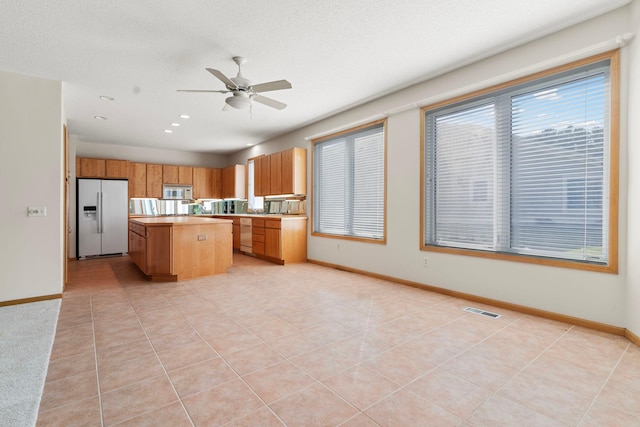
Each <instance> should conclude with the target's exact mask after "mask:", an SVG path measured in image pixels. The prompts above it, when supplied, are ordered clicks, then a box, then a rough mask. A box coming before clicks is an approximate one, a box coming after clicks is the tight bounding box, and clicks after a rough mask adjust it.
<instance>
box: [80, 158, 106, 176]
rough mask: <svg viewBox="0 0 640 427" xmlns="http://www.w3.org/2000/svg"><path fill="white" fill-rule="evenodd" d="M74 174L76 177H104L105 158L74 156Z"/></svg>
mask: <svg viewBox="0 0 640 427" xmlns="http://www.w3.org/2000/svg"><path fill="white" fill-rule="evenodd" d="M76 176H77V177H78V178H104V177H105V176H106V161H105V159H87V158H84V157H76Z"/></svg>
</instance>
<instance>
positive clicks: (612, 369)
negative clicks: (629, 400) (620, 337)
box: [577, 342, 631, 425]
mask: <svg viewBox="0 0 640 427" xmlns="http://www.w3.org/2000/svg"><path fill="white" fill-rule="evenodd" d="M630 346H631V342H628V343H627V346H626V347H625V349H624V351H623V352H622V354H621V355H620V357H619V358H618V361H617V362H616V364H615V366H614V367H613V368H611V371H610V372H609V375H607V379H606V380H605V381H604V382H603V383H602V385H601V386H600V388H599V389H598V392H597V393H596V395H595V396H594V398H593V399H592V400H591V403H590V404H589V407H588V408H587V409H586V410H585V411H584V414H582V417H580V421H578V424H577V425H580V424H581V423H582V422H583V421H584V419H585V417H586V416H587V414H588V413H589V411H590V410H591V408H593V405H595V403H596V400H598V397H600V394H601V393H602V390H604V388H605V387H606V386H607V383H608V382H609V380H610V379H611V377H612V376H613V373H614V372H615V371H616V369H617V368H618V365H620V362H622V359H623V358H624V355H625V354H627V351H629V348H630ZM624 412H626V411H624Z"/></svg>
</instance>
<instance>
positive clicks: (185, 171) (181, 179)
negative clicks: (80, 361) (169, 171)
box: [178, 166, 193, 185]
mask: <svg viewBox="0 0 640 427" xmlns="http://www.w3.org/2000/svg"><path fill="white" fill-rule="evenodd" d="M178 184H184V185H192V184H193V168H192V167H191V166H178Z"/></svg>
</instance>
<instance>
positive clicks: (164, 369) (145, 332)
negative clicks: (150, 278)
mask: <svg viewBox="0 0 640 427" xmlns="http://www.w3.org/2000/svg"><path fill="white" fill-rule="evenodd" d="M118 283H119V281H118ZM123 291H124V289H123ZM124 294H125V295H126V297H127V302H128V303H129V305H130V306H131V309H132V310H133V313H134V314H135V316H136V320H137V321H138V324H139V325H140V327H141V328H142V332H144V336H145V337H146V338H147V342H148V343H149V345H150V346H151V348H152V349H153V354H154V356H156V359H157V360H158V363H159V364H160V367H161V368H162V372H164V375H165V377H166V378H167V380H168V381H169V384H170V385H171V389H172V390H173V392H174V393H175V395H176V398H177V399H178V402H180V406H182V409H183V410H184V412H185V414H187V418H188V419H189V422H190V423H191V427H195V423H194V422H193V419H191V414H189V411H187V408H186V407H185V406H184V403H183V402H182V398H181V397H180V395H179V394H178V390H176V387H175V386H174V385H173V381H171V377H170V376H169V373H168V372H167V369H166V368H165V366H164V364H163V363H162V360H161V359H160V356H158V352H157V350H156V348H155V346H154V345H153V342H151V338H149V334H147V329H146V328H145V327H144V325H143V324H142V321H141V320H140V316H138V312H137V311H136V309H135V308H134V306H133V304H131V299H129V294H128V293H127V292H126V291H124ZM160 295H162V298H164V299H165V301H167V302H168V303H169V304H171V302H170V301H168V300H167V298H166V297H165V296H164V295H163V294H162V292H160ZM142 381H145V380H142ZM169 405H170V404H169ZM166 406H168V405H165V406H163V407H162V408H164V407H166ZM148 412H150V411H147V412H143V413H142V414H138V415H136V416H134V417H131V418H129V419H128V420H131V419H133V418H135V417H137V416H140V415H144V414H145V413H148ZM125 421H127V420H123V421H121V422H120V423H122V422H125Z"/></svg>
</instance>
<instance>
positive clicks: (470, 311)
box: [464, 307, 500, 319]
mask: <svg viewBox="0 0 640 427" xmlns="http://www.w3.org/2000/svg"><path fill="white" fill-rule="evenodd" d="M464 311H468V312H469V313H474V314H480V315H482V316H487V317H491V318H493V319H497V318H498V317H500V315H499V314H496V313H492V312H490V311H484V310H480V309H479V308H473V307H467V308H465V309H464Z"/></svg>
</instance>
